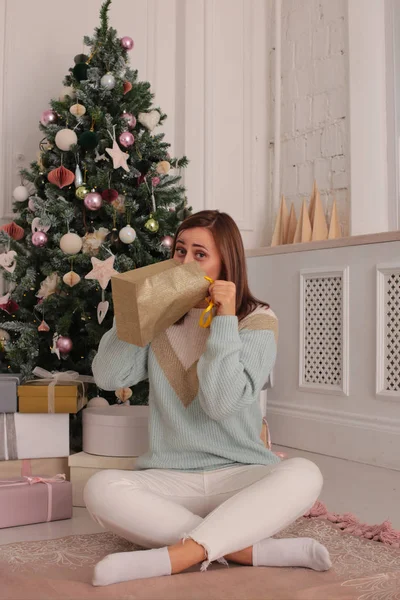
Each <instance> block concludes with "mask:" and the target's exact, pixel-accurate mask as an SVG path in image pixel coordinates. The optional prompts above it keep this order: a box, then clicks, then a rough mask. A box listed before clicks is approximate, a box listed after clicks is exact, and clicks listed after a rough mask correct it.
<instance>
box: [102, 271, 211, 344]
mask: <svg viewBox="0 0 400 600" xmlns="http://www.w3.org/2000/svg"><path fill="white" fill-rule="evenodd" d="M111 283H112V294H113V302H114V315H115V322H116V326H117V335H118V338H119V339H120V340H122V341H124V342H129V343H130V344H134V345H136V346H141V347H144V346H146V345H147V344H148V343H149V342H151V341H152V340H153V339H154V338H155V336H156V335H157V334H159V333H161V332H163V331H165V330H166V329H168V327H170V326H171V325H173V324H174V323H176V321H178V320H179V319H180V318H181V317H183V316H184V315H185V314H186V313H187V312H188V311H189V310H190V309H192V308H193V307H195V306H196V305H197V304H199V302H201V301H202V300H204V299H205V298H206V296H207V292H208V289H209V287H210V280H208V279H207V278H206V277H205V274H204V272H203V271H202V269H201V268H200V266H199V265H198V263H197V262H191V263H188V264H185V265H183V264H179V263H177V262H176V261H174V260H166V261H164V262H161V263H157V264H155V265H150V266H148V267H143V268H141V269H135V270H134V271H128V272H126V273H122V274H120V275H116V276H115V277H113V278H112V279H111ZM209 308H210V310H211V309H212V304H210V307H209ZM210 316H211V315H210ZM207 319H208V320H210V319H209V315H208V314H207V315H206V320H207ZM208 324H209V323H206V326H207V325H208Z"/></svg>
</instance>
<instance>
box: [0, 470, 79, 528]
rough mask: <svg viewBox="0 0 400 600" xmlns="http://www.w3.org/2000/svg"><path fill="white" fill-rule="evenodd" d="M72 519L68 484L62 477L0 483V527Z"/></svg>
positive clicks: (30, 478) (22, 478)
mask: <svg viewBox="0 0 400 600" xmlns="http://www.w3.org/2000/svg"><path fill="white" fill-rule="evenodd" d="M71 517H72V485H71V483H70V482H69V481H66V480H65V475H55V476H54V477H48V478H46V477H19V478H18V479H4V480H1V481H0V528H4V527H16V526H18V525H31V524H33V523H45V522H46V521H60V520H61V519H70V518H71Z"/></svg>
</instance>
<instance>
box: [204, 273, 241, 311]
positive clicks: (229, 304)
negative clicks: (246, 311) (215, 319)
mask: <svg viewBox="0 0 400 600" xmlns="http://www.w3.org/2000/svg"><path fill="white" fill-rule="evenodd" d="M210 296H211V300H212V302H214V304H215V306H216V307H217V316H219V317H222V316H235V315H236V285H235V284H234V283H232V282H231V281H219V280H218V281H214V283H213V284H212V285H210Z"/></svg>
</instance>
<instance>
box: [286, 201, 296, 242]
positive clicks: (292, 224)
mask: <svg viewBox="0 0 400 600" xmlns="http://www.w3.org/2000/svg"><path fill="white" fill-rule="evenodd" d="M296 227H297V217H296V210H295V208H294V204H293V202H292V206H291V207H290V214H289V225H288V233H287V239H286V243H287V244H293V240H294V235H295V233H296Z"/></svg>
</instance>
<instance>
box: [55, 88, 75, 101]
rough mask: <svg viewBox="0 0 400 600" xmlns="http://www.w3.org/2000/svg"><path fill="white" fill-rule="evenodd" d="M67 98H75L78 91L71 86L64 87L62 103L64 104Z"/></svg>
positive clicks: (61, 95)
mask: <svg viewBox="0 0 400 600" xmlns="http://www.w3.org/2000/svg"><path fill="white" fill-rule="evenodd" d="M67 96H69V97H70V98H75V97H76V90H75V89H74V88H73V87H71V86H68V87H67V86H66V87H63V89H62V90H61V92H60V95H59V100H60V102H64V100H65V99H66V97H67Z"/></svg>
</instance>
